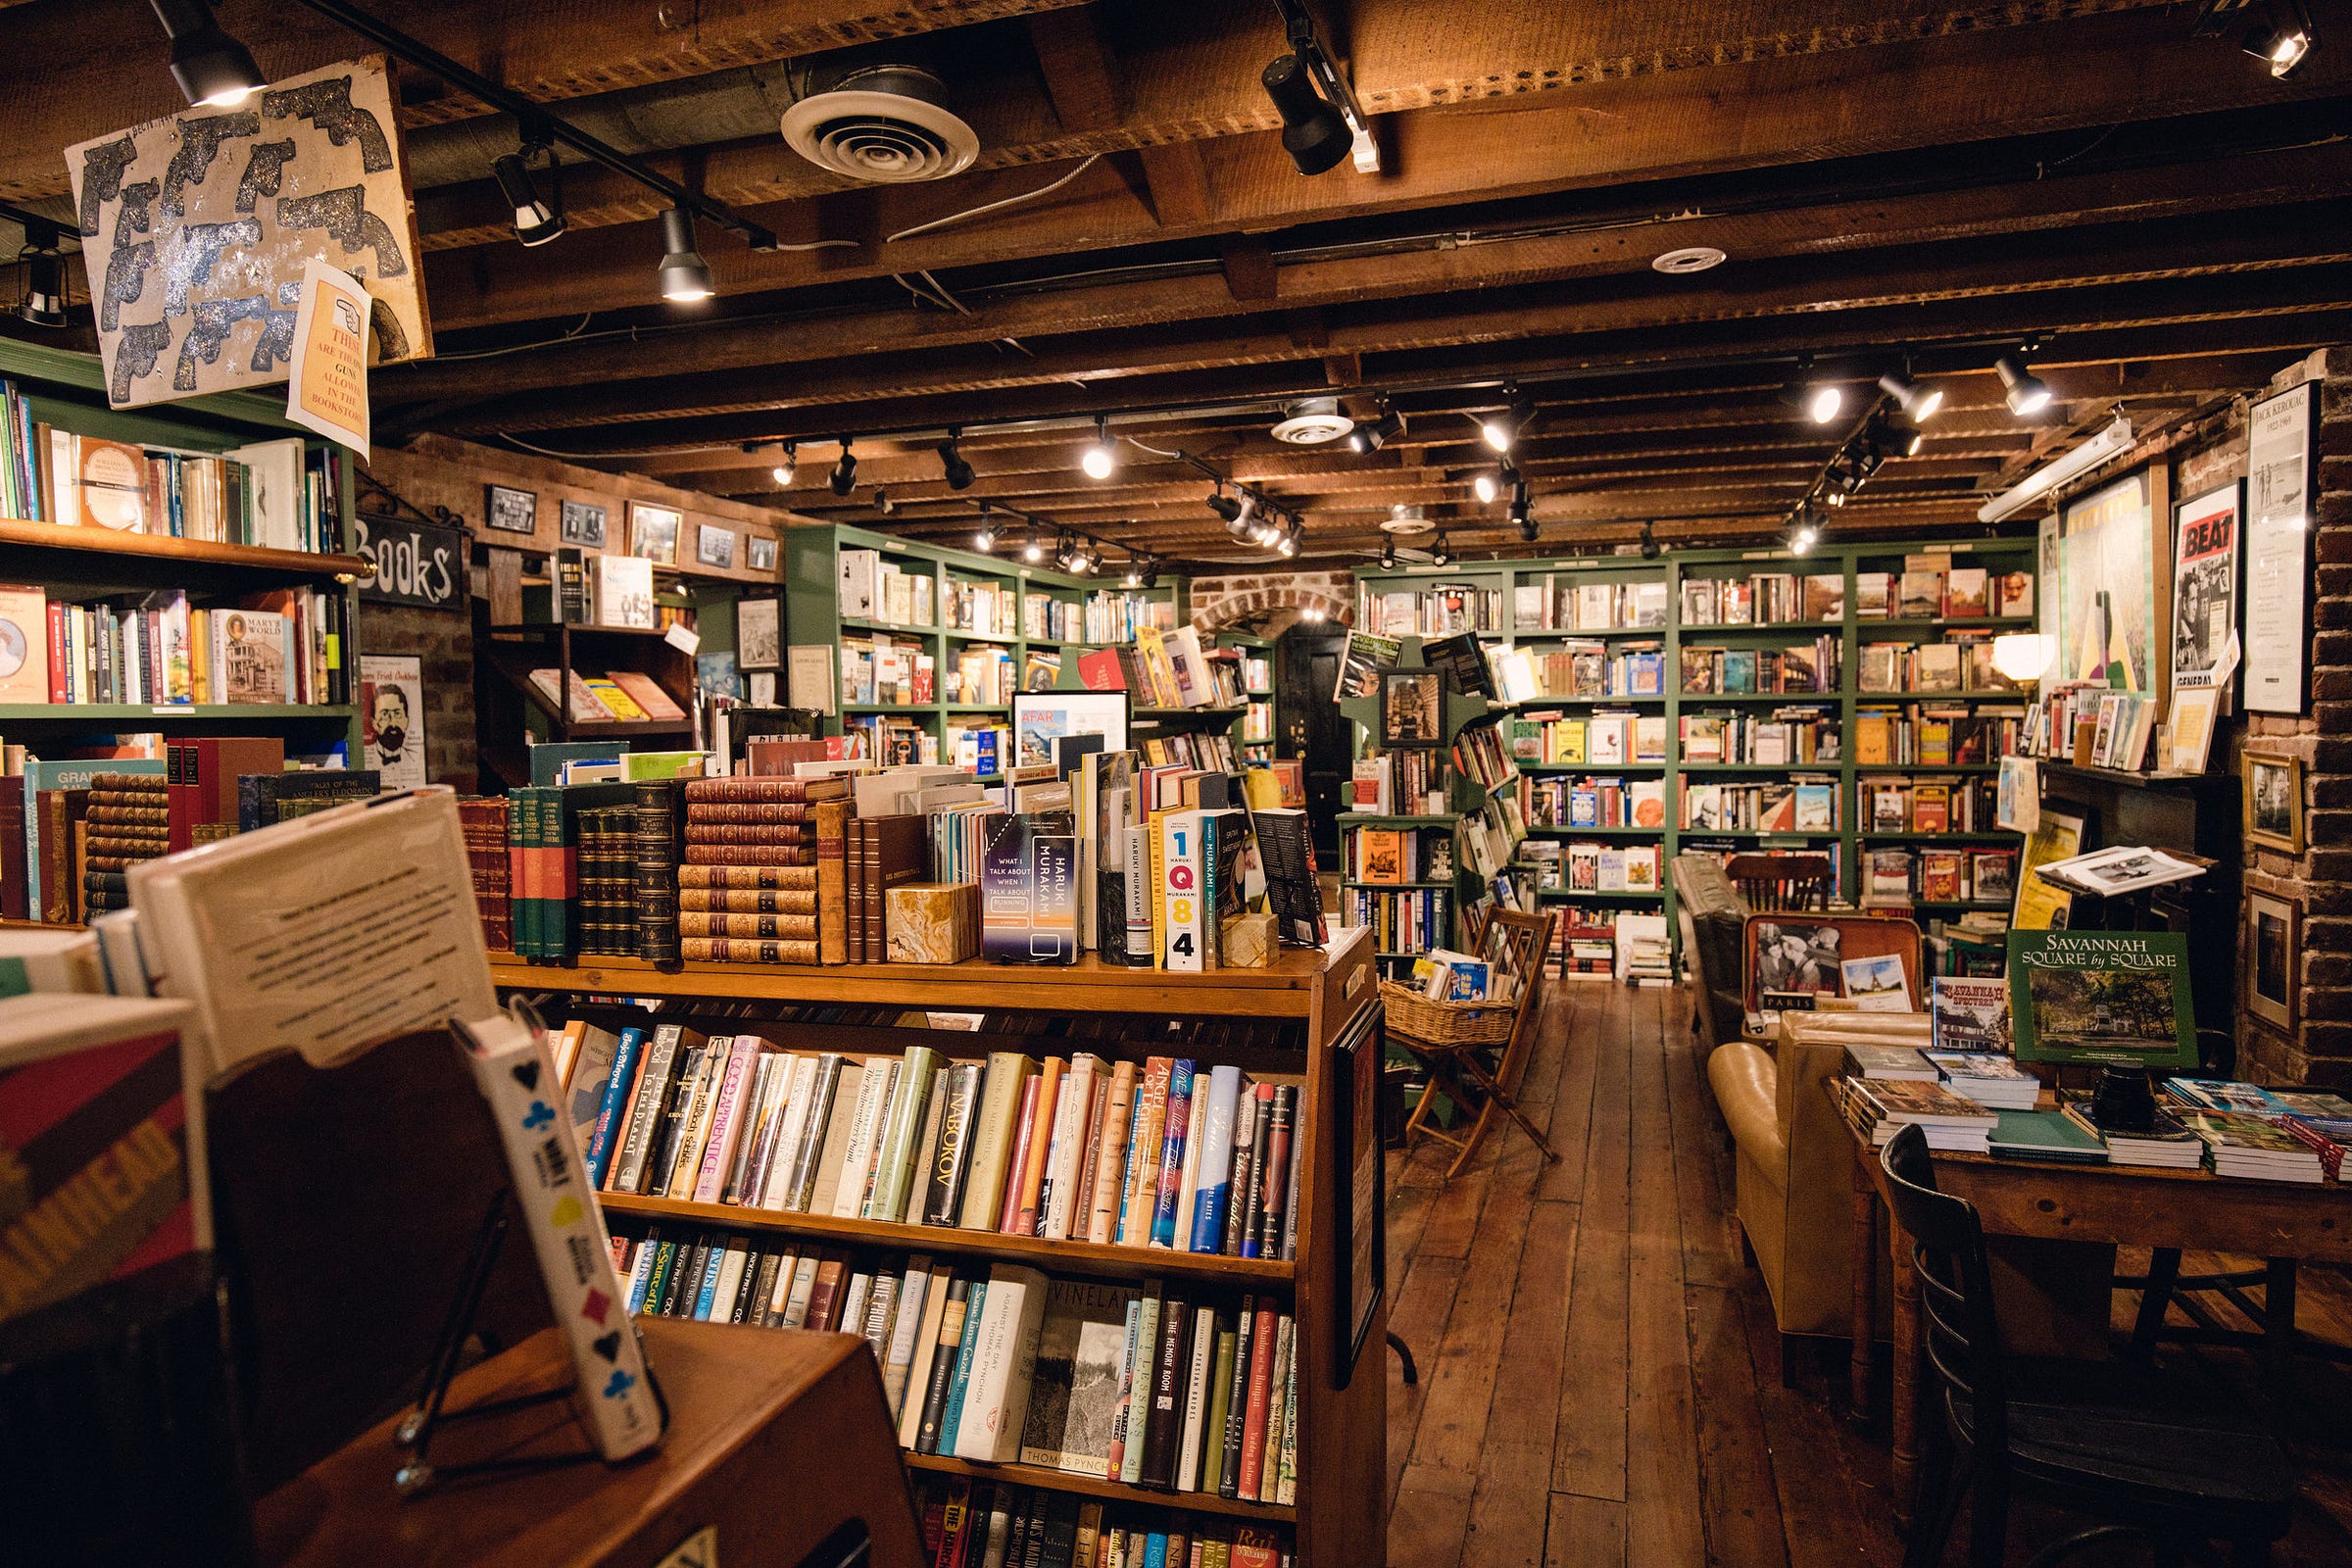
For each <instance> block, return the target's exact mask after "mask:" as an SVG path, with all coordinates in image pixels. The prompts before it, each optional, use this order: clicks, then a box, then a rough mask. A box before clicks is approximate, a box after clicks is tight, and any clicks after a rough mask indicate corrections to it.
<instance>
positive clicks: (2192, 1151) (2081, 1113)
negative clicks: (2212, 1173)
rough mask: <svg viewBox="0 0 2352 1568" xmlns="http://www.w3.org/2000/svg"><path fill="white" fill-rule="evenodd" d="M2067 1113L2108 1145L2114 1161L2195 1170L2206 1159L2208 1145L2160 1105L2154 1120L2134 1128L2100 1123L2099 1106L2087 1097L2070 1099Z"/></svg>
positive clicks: (2162, 1168)
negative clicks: (2108, 1126)
mask: <svg viewBox="0 0 2352 1568" xmlns="http://www.w3.org/2000/svg"><path fill="white" fill-rule="evenodd" d="M2064 1109H2065V1111H2066V1114H2067V1116H2068V1117H2069V1118H2070V1119H2072V1120H2073V1121H2074V1122H2075V1123H2076V1124H2077V1125H2079V1126H2080V1127H2082V1129H2083V1130H2084V1131H2085V1132H2087V1133H2089V1134H2090V1135H2091V1136H2093V1137H2094V1138H2097V1139H2099V1140H2101V1141H2102V1142H2104V1143H2105V1144H2106V1146H2107V1163H2108V1164H2110V1165H2137V1166H2141V1167H2144V1168H2146V1169H2149V1170H2195V1169H2196V1168H2197V1167H2198V1166H2199V1165H2201V1164H2203V1163H2204V1162H2205V1146H2204V1144H2203V1143H2201V1142H2200V1141H2199V1140H2198V1138H2197V1135H2196V1134H2195V1133H2193V1132H2190V1131H2189V1130H2188V1129H2187V1128H2186V1127H2184V1126H2182V1125H2181V1124H2180V1120H2179V1119H2178V1118H2177V1117H2175V1116H2172V1115H2170V1114H2168V1113H2167V1112H2166V1111H2164V1110H2162V1109H2159V1110H2158V1111H2157V1112H2156V1116H2155V1120H2154V1122H2153V1123H2152V1124H2151V1125H2150V1126H2148V1127H2147V1128H2145V1129H2143V1130H2139V1131H2134V1132H2125V1131H2122V1130H2120V1129H2109V1128H2105V1127H2102V1126H2100V1125H2099V1115H2098V1111H2097V1110H2096V1108H2094V1107H2093V1105H2092V1104H2091V1102H2090V1101H2089V1100H2088V1099H2087V1098H2083V1099H2071V1098H2070V1099H2069V1100H2068V1101H2067V1103H2066V1104H2065V1106H2064Z"/></svg>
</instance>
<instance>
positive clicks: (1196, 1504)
mask: <svg viewBox="0 0 2352 1568" xmlns="http://www.w3.org/2000/svg"><path fill="white" fill-rule="evenodd" d="M1300 1424H1301V1425H1303V1424H1304V1420H1303V1418H1301V1422H1300ZM904 1457H905V1459H906V1460H907V1468H908V1469H909V1470H935V1471H937V1472H939V1473H940V1474H941V1475H949V1476H968V1477H970V1478H971V1479H972V1480H974V1481H1003V1482H1009V1483H1011V1484H1012V1485H1014V1486H1018V1487H1044V1488H1046V1489H1047V1490H1048V1491H1051V1492H1075V1493H1077V1494H1079V1495H1081V1496H1087V1497H1101V1498H1103V1499H1104V1500H1105V1501H1109V1502H1131V1503H1141V1504H1143V1505H1144V1506H1146V1507H1152V1508H1184V1509H1190V1510H1191V1511H1192V1512H1194V1513H1214V1514H1224V1515H1226V1516H1227V1517H1229V1518H1234V1519H1260V1520H1264V1521H1266V1522H1268V1523H1288V1522H1290V1521H1292V1520H1295V1519H1297V1518H1298V1517H1299V1510H1298V1509H1297V1508H1291V1507H1285V1506H1283V1505H1282V1504H1280V1503H1273V1502H1242V1501H1240V1500H1238V1499H1236V1498H1232V1497H1226V1496H1221V1495H1218V1494H1216V1493H1214V1492H1162V1491H1160V1490H1159V1489H1157V1488H1156V1487H1139V1486H1136V1485H1134V1484H1133V1483H1131V1482H1126V1481H1105V1480H1103V1478H1102V1477H1101V1476H1085V1475H1079V1474H1077V1473H1076V1472H1075V1471H1070V1470H1050V1469H1048V1468H1046V1467H1045V1466H1044V1465H1035V1464H974V1463H973V1462H972V1461H971V1460H969V1459H957V1458H953V1457H951V1456H949V1455H947V1454H942V1453H907V1454H905V1455H904ZM1305 1486H1306V1478H1305V1477H1303V1476H1301V1477H1299V1487H1300V1489H1301V1490H1302V1491H1303V1490H1304V1488H1305ZM1367 1560H1372V1559H1367Z"/></svg>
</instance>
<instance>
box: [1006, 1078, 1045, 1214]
mask: <svg viewBox="0 0 2352 1568" xmlns="http://www.w3.org/2000/svg"><path fill="white" fill-rule="evenodd" d="M1041 1081H1042V1080H1041V1078H1040V1075H1039V1074H1037V1073H1031V1074H1030V1075H1029V1076H1028V1078H1027V1079H1025V1080H1024V1081H1023V1082H1022V1084H1021V1112H1020V1114H1019V1115H1018V1116H1016V1117H1015V1118H1013V1127H1014V1132H1013V1145H1012V1158H1011V1159H1009V1160H1007V1161H1006V1162H1005V1207H1004V1209H1003V1211H1002V1212H1001V1213H999V1215H998V1216H997V1229H998V1230H999V1231H1001V1232H1004V1233H1006V1234H1021V1235H1025V1234H1027V1233H1026V1232H1020V1231H1017V1230H1016V1229H1015V1227H1016V1226H1017V1224H1018V1222H1019V1219H1020V1213H1021V1173H1022V1172H1023V1171H1024V1170H1026V1169H1028V1166H1029V1161H1030V1159H1031V1157H1032V1155H1031V1152H1030V1151H1031V1149H1032V1148H1033V1147H1034V1146H1035V1144H1036V1143H1037V1094H1038V1084H1039V1083H1040V1082H1041ZM1031 1217H1032V1219H1034V1218H1035V1213H1034V1211H1032V1214H1031Z"/></svg>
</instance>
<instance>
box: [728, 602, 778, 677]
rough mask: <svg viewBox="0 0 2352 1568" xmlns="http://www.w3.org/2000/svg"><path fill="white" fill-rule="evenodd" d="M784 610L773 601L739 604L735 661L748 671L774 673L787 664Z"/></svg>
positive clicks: (736, 621)
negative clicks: (782, 635) (783, 634)
mask: <svg viewBox="0 0 2352 1568" xmlns="http://www.w3.org/2000/svg"><path fill="white" fill-rule="evenodd" d="M780 609H781V606H780V604H779V602H778V601H776V600H773V599H744V600H739V601H737V602H736V605H735V659H736V662H738V663H739V664H741V665H742V666H743V667H744V668H745V669H747V670H748V669H774V668H776V667H778V666H779V665H781V664H782V663H783V662H784V654H783V650H782V647H781V641H782V638H781V630H782V626H783V621H782V618H781V615H780V614H779V611H780Z"/></svg>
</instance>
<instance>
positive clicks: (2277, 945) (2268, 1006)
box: [2246, 893, 2303, 1029]
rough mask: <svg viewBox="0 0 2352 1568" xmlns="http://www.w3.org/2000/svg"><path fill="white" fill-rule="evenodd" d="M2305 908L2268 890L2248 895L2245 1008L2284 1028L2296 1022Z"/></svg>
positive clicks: (2263, 1019)
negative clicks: (2298, 974)
mask: <svg viewBox="0 0 2352 1568" xmlns="http://www.w3.org/2000/svg"><path fill="white" fill-rule="evenodd" d="M2302 946H2303V910H2302V908H2301V907H2300V906H2298V905H2296V904H2295V903H2294V902H2293V901H2292V900H2289V899H2280V898H2274V897H2273V896H2272V895H2270V894H2268V893H2249V894H2247V895H2246V1011H2248V1012H2249V1013H2252V1014H2253V1015H2254V1016H2255V1017H2257V1018H2260V1019H2261V1020H2262V1021H2263V1022H2265V1023H2269V1024H2276V1025H2278V1027H2279V1028H2281V1029H2292V1028H2293V1027H2294V1026H2295V971H2296V969H2297V968H2298V967H2299V964H2298V961H2297V960H2298V959H2299V958H2300V956H2301V949H2302Z"/></svg>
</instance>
